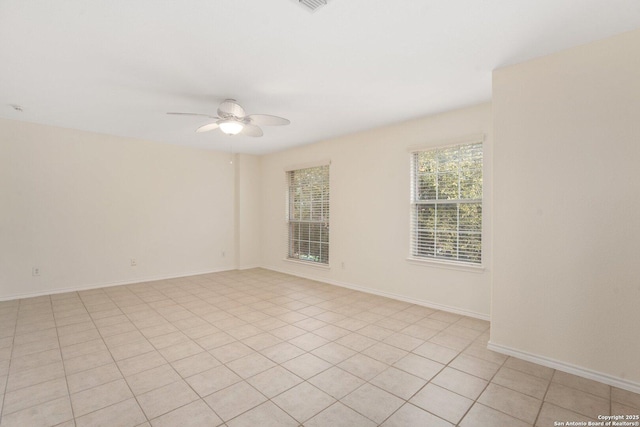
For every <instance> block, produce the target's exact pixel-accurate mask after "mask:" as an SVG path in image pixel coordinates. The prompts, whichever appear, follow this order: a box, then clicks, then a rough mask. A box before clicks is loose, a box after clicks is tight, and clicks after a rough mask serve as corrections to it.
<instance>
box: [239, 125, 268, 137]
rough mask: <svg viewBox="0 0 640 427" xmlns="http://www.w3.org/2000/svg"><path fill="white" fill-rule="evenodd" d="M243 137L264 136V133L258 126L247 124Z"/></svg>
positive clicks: (243, 130)
mask: <svg viewBox="0 0 640 427" xmlns="http://www.w3.org/2000/svg"><path fill="white" fill-rule="evenodd" d="M241 133H242V134H243V135H247V136H255V137H257V136H262V135H264V133H263V132H262V129H260V128H259V127H258V126H256V125H252V124H249V123H247V124H245V125H244V127H243V128H242V132H241Z"/></svg>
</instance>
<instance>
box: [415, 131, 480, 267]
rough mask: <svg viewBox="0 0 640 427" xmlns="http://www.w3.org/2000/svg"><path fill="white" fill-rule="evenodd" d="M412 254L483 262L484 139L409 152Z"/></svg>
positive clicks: (439, 258) (423, 256)
mask: <svg viewBox="0 0 640 427" xmlns="http://www.w3.org/2000/svg"><path fill="white" fill-rule="evenodd" d="M411 172H412V173H411V256H412V257H413V258H422V259H424V258H426V259H438V260H448V261H458V262H464V263H470V264H480V263H481V262H482V143H481V142H478V143H471V144H464V145H457V146H453V147H444V148H437V149H434V150H427V151H416V152H413V153H411Z"/></svg>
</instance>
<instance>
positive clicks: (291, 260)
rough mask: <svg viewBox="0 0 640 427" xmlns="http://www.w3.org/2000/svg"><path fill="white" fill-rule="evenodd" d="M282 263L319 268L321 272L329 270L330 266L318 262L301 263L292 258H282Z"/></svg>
mask: <svg viewBox="0 0 640 427" xmlns="http://www.w3.org/2000/svg"><path fill="white" fill-rule="evenodd" d="M283 261H286V262H290V263H292V264H298V265H305V266H308V267H312V268H319V269H321V270H331V266H330V265H329V264H320V263H319V262H313V261H302V260H298V259H293V258H283Z"/></svg>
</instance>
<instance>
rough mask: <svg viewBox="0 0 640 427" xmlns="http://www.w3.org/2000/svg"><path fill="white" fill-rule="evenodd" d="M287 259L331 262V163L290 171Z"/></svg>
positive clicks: (288, 173) (288, 174) (322, 262)
mask: <svg viewBox="0 0 640 427" xmlns="http://www.w3.org/2000/svg"><path fill="white" fill-rule="evenodd" d="M287 183H288V186H289V191H288V195H289V200H288V203H287V204H288V209H287V223H288V235H289V236H288V237H289V245H288V253H287V258H289V259H296V260H301V261H309V262H317V263H321V264H329V165H324V166H317V167H310V168H305V169H297V170H292V171H288V172H287Z"/></svg>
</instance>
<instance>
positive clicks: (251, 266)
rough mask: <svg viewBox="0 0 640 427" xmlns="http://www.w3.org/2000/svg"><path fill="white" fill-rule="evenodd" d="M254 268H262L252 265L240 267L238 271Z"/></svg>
mask: <svg viewBox="0 0 640 427" xmlns="http://www.w3.org/2000/svg"><path fill="white" fill-rule="evenodd" d="M253 268H261V266H260V265H259V264H252V265H243V266H238V268H237V269H238V270H240V271H243V270H251V269H253Z"/></svg>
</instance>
